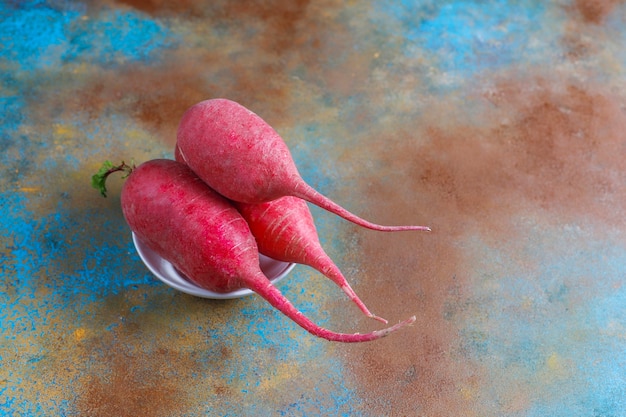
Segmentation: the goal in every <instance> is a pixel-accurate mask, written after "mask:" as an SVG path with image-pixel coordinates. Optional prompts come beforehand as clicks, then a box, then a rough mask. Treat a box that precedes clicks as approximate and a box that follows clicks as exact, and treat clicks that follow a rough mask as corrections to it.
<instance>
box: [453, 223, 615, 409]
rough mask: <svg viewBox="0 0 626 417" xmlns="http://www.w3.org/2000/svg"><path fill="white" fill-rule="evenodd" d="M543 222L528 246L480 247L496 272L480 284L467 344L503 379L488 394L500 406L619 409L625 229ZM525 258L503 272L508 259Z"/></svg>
mask: <svg viewBox="0 0 626 417" xmlns="http://www.w3.org/2000/svg"><path fill="white" fill-rule="evenodd" d="M526 227H528V226H526ZM534 228H535V229H536V230H534V232H535V233H532V232H531V233H529V238H528V240H527V241H526V242H525V243H523V244H521V246H520V245H517V244H516V243H513V242H512V243H510V244H505V245H502V246H501V247H499V248H494V247H485V249H484V251H483V252H482V253H480V254H478V253H477V252H474V254H475V255H476V257H475V258H476V259H482V260H483V265H482V267H481V268H479V270H483V271H491V272H485V273H484V275H482V276H481V277H476V278H474V282H473V283H472V285H471V288H472V291H473V294H472V296H471V297H470V299H469V300H467V302H466V305H465V306H464V307H463V309H466V312H465V314H467V317H471V318H468V319H467V320H465V321H464V326H463V330H462V332H461V334H462V338H461V345H460V346H459V349H460V352H462V355H464V356H466V358H467V359H470V360H471V361H475V362H476V363H477V364H479V367H480V368H482V369H484V370H485V371H486V374H485V375H486V377H487V378H489V380H496V379H497V380H499V381H500V382H501V384H502V385H501V387H498V386H489V385H490V384H486V385H485V387H484V388H485V389H486V390H488V391H487V392H484V393H482V394H481V396H485V398H491V399H492V401H493V402H494V404H497V406H498V407H500V408H506V407H507V402H514V401H516V402H518V403H519V404H524V407H523V409H524V410H526V414H525V415H528V416H537V417H539V416H545V415H550V416H562V417H565V416H571V415H590V414H589V413H596V414H594V415H616V414H614V413H616V412H617V411H618V410H623V409H624V408H623V407H624V398H626V397H625V393H626V392H625V389H626V377H625V375H626V366H625V364H626V346H625V345H624V341H623V336H624V331H625V330H626V313H625V310H624V308H623V306H624V305H626V290H625V289H624V285H623V284H624V281H623V279H624V278H623V277H624V276H625V275H626V269H625V266H626V248H624V247H623V246H622V245H621V244H620V239H619V236H614V238H613V239H606V240H594V238H593V237H592V236H590V235H589V234H588V233H587V232H585V231H583V230H580V229H578V228H571V227H561V228H555V227H552V228H547V227H541V228H539V227H538V226H535V227H534ZM471 246H472V247H474V248H477V247H480V246H481V244H480V243H479V242H478V241H473V242H472V244H471ZM521 259H524V260H525V261H524V264H520V265H518V270H517V272H516V273H513V274H511V272H509V273H508V274H506V275H502V271H501V270H500V269H499V267H500V266H501V265H504V264H505V263H507V262H511V261H513V262H515V260H521ZM524 265H530V267H524ZM457 318H459V317H457ZM520 383H521V384H522V385H523V389H521V386H520V385H519V384H520ZM505 387H510V388H505ZM510 389H517V390H519V391H518V392H517V393H513V392H511V391H509V390H510ZM597 413H599V414H597Z"/></svg>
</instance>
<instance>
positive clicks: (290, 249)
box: [174, 146, 387, 323]
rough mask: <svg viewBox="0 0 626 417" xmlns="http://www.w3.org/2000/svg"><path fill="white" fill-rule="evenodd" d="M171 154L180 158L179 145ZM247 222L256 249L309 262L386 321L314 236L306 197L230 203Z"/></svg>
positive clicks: (279, 257) (364, 309)
mask: <svg viewBox="0 0 626 417" xmlns="http://www.w3.org/2000/svg"><path fill="white" fill-rule="evenodd" d="M174 155H175V157H176V160H177V161H179V162H183V163H184V161H182V157H181V155H180V151H179V150H178V146H176V148H175V151H174ZM233 204H234V205H235V207H237V209H238V210H239V212H240V213H241V215H242V216H243V218H244V219H245V220H246V222H247V223H248V226H249V227H250V231H251V232H252V235H253V236H254V237H255V239H256V242H257V245H258V247H259V252H260V253H262V254H264V255H266V256H269V257H270V258H273V259H276V260H279V261H283V262H294V263H298V264H303V265H308V266H310V267H313V268H315V269H317V270H318V271H320V272H321V273H322V274H324V275H325V276H327V277H328V278H330V279H331V280H332V281H333V282H335V283H336V284H337V285H339V287H341V289H342V290H343V291H344V292H345V293H346V294H347V295H348V297H349V298H350V299H351V300H352V301H353V302H354V303H355V304H356V305H357V306H358V307H359V309H360V310H361V311H362V312H363V313H364V314H365V315H367V316H368V317H370V318H373V319H375V320H378V321H381V322H383V323H387V320H385V319H384V318H382V317H378V316H376V315H374V314H372V313H371V312H370V311H369V309H368V308H367V307H366V306H365V304H364V303H363V301H361V299H360V298H359V297H358V296H357V295H356V293H355V292H354V290H353V289H352V287H351V286H350V284H349V283H348V281H347V280H346V278H345V277H344V276H343V274H342V273H341V270H339V268H338V267H337V265H335V263H334V262H333V261H332V259H330V257H329V256H328V255H327V254H326V252H325V251H324V249H323V248H322V245H321V243H320V241H319V237H318V235H317V230H316V228H315V222H314V220H313V215H312V214H311V211H310V210H309V206H308V205H307V202H306V201H305V200H302V199H301V198H298V197H293V196H285V197H280V198H277V199H276V200H272V201H268V202H267V203H259V204H246V203H237V202H234V203H233Z"/></svg>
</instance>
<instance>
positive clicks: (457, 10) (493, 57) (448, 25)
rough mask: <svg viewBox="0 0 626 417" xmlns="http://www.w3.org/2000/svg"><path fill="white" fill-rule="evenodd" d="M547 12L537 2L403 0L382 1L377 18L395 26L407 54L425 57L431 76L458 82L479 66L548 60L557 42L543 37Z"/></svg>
mask: <svg viewBox="0 0 626 417" xmlns="http://www.w3.org/2000/svg"><path fill="white" fill-rule="evenodd" d="M545 12H546V8H545V5H544V4H543V3H542V2H536V1H531V2H524V3H518V2H510V1H505V0H490V1H480V2H478V1H446V2H432V1H427V2H415V1H402V2H394V3H392V4H388V3H380V4H377V5H376V6H375V8H374V9H373V13H372V17H371V19H372V21H373V22H374V23H376V24H388V25H392V24H393V25H394V27H393V28H392V27H388V28H386V30H387V31H389V33H392V34H394V36H395V37H397V39H400V40H401V41H402V51H403V53H404V55H405V57H406V58H407V59H419V60H421V61H423V63H422V65H423V67H422V71H423V76H424V77H425V78H427V79H430V80H431V81H432V82H433V83H434V84H435V85H441V84H452V85H456V84H457V81H455V80H459V79H461V78H463V77H468V76H470V77H471V76H472V75H474V74H475V73H477V72H479V71H483V70H487V69H488V70H490V71H492V70H497V69H498V68H502V67H506V66H510V65H518V64H520V63H525V64H526V63H529V62H533V60H537V59H544V58H545V57H541V55H540V54H539V53H542V52H545V50H546V48H549V47H551V46H553V45H552V42H553V41H552V40H551V39H550V37H548V38H547V39H541V40H539V39H537V34H539V33H546V32H545V28H546V26H547V25H548V23H546V21H545ZM381 16H384V17H385V18H383V17H381ZM387 19H390V22H392V23H388V22H389V20H387ZM386 22H387V23H386ZM393 39H395V38H393ZM433 71H434V74H433ZM445 74H448V75H449V77H452V78H453V79H447V81H446V79H445V78H446V77H445V76H444V75H445ZM442 77H443V78H442ZM438 79H439V80H438Z"/></svg>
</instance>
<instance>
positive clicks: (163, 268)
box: [133, 233, 295, 299]
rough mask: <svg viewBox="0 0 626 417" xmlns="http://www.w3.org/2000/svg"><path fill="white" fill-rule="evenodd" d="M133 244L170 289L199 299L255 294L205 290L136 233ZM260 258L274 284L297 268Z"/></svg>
mask: <svg viewBox="0 0 626 417" xmlns="http://www.w3.org/2000/svg"><path fill="white" fill-rule="evenodd" d="M133 243H134V244H135V249H137V253H138V254H139V257H140V258H141V260H142V261H143V263H144V264H145V265H146V266H147V267H148V269H149V270H150V272H152V273H153V274H154V275H155V276H156V277H157V278H158V279H160V280H161V281H163V282H164V283H166V284H167V285H169V286H170V287H172V288H176V289H177V290H179V291H182V292H184V293H187V294H191V295H195V296H197V297H204V298H216V299H229V298H241V297H245V296H246V295H250V294H252V293H253V292H252V291H251V290H249V289H247V288H243V289H240V290H236V291H232V292H228V293H218V292H213V291H209V290H205V289H204V288H201V287H198V286H197V285H196V284H193V283H192V282H191V281H189V280H187V278H185V276H184V275H182V274H181V273H180V272H178V270H177V269H176V268H174V266H173V265H172V264H171V263H169V262H168V261H166V260H165V259H163V258H162V257H161V256H159V255H158V254H157V253H155V252H154V251H153V250H152V249H150V248H149V247H147V246H146V245H145V244H144V243H143V242H141V241H140V240H139V238H137V236H136V235H135V233H133ZM259 258H260V262H261V271H263V273H264V274H265V276H266V277H268V278H269V279H270V280H271V281H272V283H274V284H276V283H277V282H278V281H280V280H281V279H283V278H285V277H286V276H287V274H289V272H291V270H292V269H293V267H294V266H295V264H293V263H287V262H281V261H277V260H275V259H272V258H268V257H267V256H264V255H261V254H259Z"/></svg>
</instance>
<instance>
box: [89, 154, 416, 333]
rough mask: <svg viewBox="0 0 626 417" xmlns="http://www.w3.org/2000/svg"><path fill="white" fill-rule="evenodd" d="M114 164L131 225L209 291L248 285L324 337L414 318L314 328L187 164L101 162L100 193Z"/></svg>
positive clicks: (235, 219)
mask: <svg viewBox="0 0 626 417" xmlns="http://www.w3.org/2000/svg"><path fill="white" fill-rule="evenodd" d="M116 171H123V172H125V174H126V177H128V179H127V180H126V182H125V184H124V186H123V188H122V194H121V205H122V212H123V214H124V218H125V219H126V221H127V223H128V225H129V226H130V228H131V230H132V231H133V232H134V233H135V234H136V235H137V237H138V238H139V239H140V240H141V241H142V242H144V243H145V244H146V245H147V246H148V247H149V248H151V249H152V250H153V251H155V252H156V253H157V254H159V255H160V256H161V257H163V258H164V259H166V260H168V261H169V262H171V263H172V265H173V266H174V267H176V268H177V269H178V270H179V271H181V272H182V273H183V274H184V275H185V276H186V277H187V278H188V279H189V280H190V281H192V282H193V283H195V284H196V285H198V286H200V287H202V288H205V289H208V290H211V291H215V292H230V291H233V290H236V289H240V288H248V289H250V290H252V291H254V292H256V293H257V294H259V295H260V296H261V297H263V298H264V299H265V300H266V301H268V302H269V303H270V304H271V305H272V306H273V307H275V308H276V309H278V310H280V311H281V312H282V313H283V314H285V315H286V316H287V317H289V318H290V319H291V320H293V321H294V322H296V323H297V324H298V325H300V326H301V327H302V328H304V329H305V330H307V331H308V332H310V333H311V334H313V335H315V336H318V337H321V338H324V339H327V340H330V341H338V342H365V341H371V340H375V339H379V338H381V337H384V336H387V335H388V334H390V333H392V332H394V331H396V330H398V329H400V328H402V327H404V326H406V325H409V324H411V323H413V322H414V321H415V316H413V317H411V318H409V319H407V320H405V321H402V322H400V323H398V324H396V325H394V326H391V327H388V328H386V329H382V330H376V331H373V332H370V333H365V334H359V333H355V334H344V333H335V332H332V331H330V330H327V329H324V328H322V327H319V326H318V325H317V324H315V323H313V322H312V321H311V320H310V319H309V318H307V317H306V316H305V315H304V314H302V313H301V312H300V311H299V310H298V309H297V308H296V307H294V306H293V304H291V303H290V302H289V300H287V299H286V298H285V296H284V295H283V294H282V293H281V292H280V290H278V289H277V288H276V287H275V286H274V285H273V284H272V283H271V282H270V280H269V279H268V278H267V277H266V276H265V275H264V274H263V272H262V271H261V269H260V267H259V255H258V247H257V244H256V242H255V239H254V237H253V236H252V234H251V232H250V229H249V227H248V224H247V223H246V221H245V220H244V218H243V217H242V216H241V215H240V214H239V212H238V211H237V209H235V207H234V206H233V205H232V204H231V202H229V201H228V200H227V199H225V198H224V197H222V196H221V195H219V194H217V193H216V192H215V191H213V190H212V189H211V188H209V187H208V186H207V185H206V184H205V183H204V182H203V181H202V180H201V179H200V178H199V177H198V176H196V175H195V174H194V173H193V171H191V169H189V168H188V167H187V166H185V165H184V164H181V163H178V162H176V161H171V160H166V159H157V160H152V161H148V162H145V163H143V164H141V165H140V166H138V167H136V168H135V167H134V166H128V165H126V164H124V163H122V164H121V165H119V166H113V165H112V164H111V163H110V162H107V163H105V165H104V166H103V167H102V169H101V170H100V171H99V172H98V174H96V175H94V177H93V178H92V184H93V185H94V187H97V188H99V189H100V191H101V193H102V194H103V195H105V196H106V187H105V186H104V185H105V181H106V178H107V177H108V175H110V174H111V173H113V172H116Z"/></svg>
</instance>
